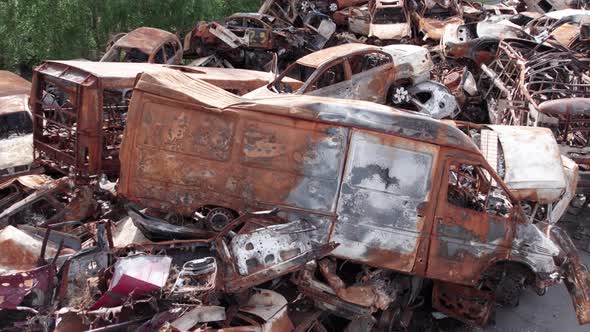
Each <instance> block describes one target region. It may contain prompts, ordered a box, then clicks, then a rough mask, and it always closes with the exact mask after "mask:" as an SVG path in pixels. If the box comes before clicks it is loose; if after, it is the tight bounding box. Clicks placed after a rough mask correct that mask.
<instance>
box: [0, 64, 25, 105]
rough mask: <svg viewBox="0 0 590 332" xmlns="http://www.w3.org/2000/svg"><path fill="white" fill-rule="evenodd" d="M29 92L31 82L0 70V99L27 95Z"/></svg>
mask: <svg viewBox="0 0 590 332" xmlns="http://www.w3.org/2000/svg"><path fill="white" fill-rule="evenodd" d="M30 92H31V82H29V81H27V80H26V79H24V78H22V77H20V76H19V75H17V74H15V73H13V72H10V71H7V70H0V97H6V96H14V95H28V94H29V93H30ZM1 111H2V108H0V112H1Z"/></svg>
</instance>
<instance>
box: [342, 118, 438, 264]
mask: <svg viewBox="0 0 590 332" xmlns="http://www.w3.org/2000/svg"><path fill="white" fill-rule="evenodd" d="M438 150H439V148H438V146H435V145H432V144H426V143H423V142H418V141H412V140H408V139H404V138H400V137H397V136H390V135H383V134H377V133H371V132H366V131H361V130H354V131H353V134H352V138H351V142H350V149H349V154H348V159H347V165H346V171H345V174H344V179H343V183H342V189H341V193H340V198H339V201H338V209H337V210H338V220H337V222H336V225H335V230H334V234H333V235H332V241H335V242H337V243H340V246H339V247H337V248H336V249H335V250H334V252H333V254H334V255H335V256H337V257H340V258H343V259H350V260H354V261H357V262H362V263H366V264H369V265H372V266H376V267H383V268H389V269H393V270H398V271H405V272H410V271H411V270H412V268H413V266H414V261H415V259H416V254H417V251H418V246H419V238H420V233H421V231H422V228H423V227H424V217H423V216H421V215H419V213H418V210H419V206H421V208H420V209H423V208H424V207H425V206H428V205H429V203H428V202H429V200H430V199H431V187H432V182H433V181H432V174H433V172H434V169H435V167H436V160H437V154H438ZM421 203H424V204H421Z"/></svg>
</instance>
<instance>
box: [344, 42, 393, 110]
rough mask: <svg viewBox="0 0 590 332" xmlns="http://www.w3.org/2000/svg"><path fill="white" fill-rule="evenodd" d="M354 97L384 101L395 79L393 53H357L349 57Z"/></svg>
mask: <svg viewBox="0 0 590 332" xmlns="http://www.w3.org/2000/svg"><path fill="white" fill-rule="evenodd" d="M348 62H349V65H350V70H351V74H352V77H351V86H352V99H360V100H367V101H372V102H376V103H384V102H385V101H386V99H387V92H388V90H389V87H390V85H391V82H393V80H394V73H393V71H394V67H393V59H392V57H391V55H389V54H385V53H381V52H369V53H363V54H356V55H353V56H351V57H350V58H348Z"/></svg>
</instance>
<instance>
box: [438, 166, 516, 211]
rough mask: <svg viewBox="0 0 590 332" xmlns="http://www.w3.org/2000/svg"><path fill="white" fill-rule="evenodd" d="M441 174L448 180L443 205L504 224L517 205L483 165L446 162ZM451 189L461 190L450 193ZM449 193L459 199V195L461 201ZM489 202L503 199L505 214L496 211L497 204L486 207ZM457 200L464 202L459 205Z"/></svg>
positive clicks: (497, 208) (498, 205)
mask: <svg viewBox="0 0 590 332" xmlns="http://www.w3.org/2000/svg"><path fill="white" fill-rule="evenodd" d="M444 174H445V177H444V178H445V179H448V181H447V182H446V189H445V195H444V197H445V198H444V201H445V202H446V204H447V205H451V206H453V207H455V208H459V209H467V210H470V211H473V212H475V213H482V214H486V215H491V216H496V217H500V218H503V219H506V220H509V219H510V218H511V217H512V215H513V213H514V211H515V209H514V206H516V205H517V204H518V201H517V200H515V199H514V198H513V197H511V195H510V194H509V191H507V190H506V189H505V188H504V187H503V184H500V182H499V181H498V179H496V177H495V176H493V175H492V174H494V172H491V171H490V170H488V169H487V167H485V166H484V165H482V164H479V163H474V162H471V161H459V160H451V161H449V162H447V166H446V168H445V173H444ZM453 175H454V176H453ZM443 186H444V185H443ZM453 187H456V188H461V189H456V190H453ZM468 191H470V192H471V194H469V193H468ZM452 192H454V193H455V194H457V195H461V192H462V193H463V194H462V195H463V197H461V198H460V197H457V196H451V193H452ZM482 196H485V198H484V200H483V201H481V198H482ZM492 198H497V199H498V200H502V198H503V203H505V208H506V210H505V211H501V210H499V209H500V207H501V206H500V204H499V203H498V202H496V204H494V205H493V206H492V205H490V204H491V203H492V202H491V201H492ZM459 199H463V200H464V201H463V202H462V203H459V201H458V200H459Z"/></svg>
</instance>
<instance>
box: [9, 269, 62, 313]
mask: <svg viewBox="0 0 590 332" xmlns="http://www.w3.org/2000/svg"><path fill="white" fill-rule="evenodd" d="M54 276H55V265H53V264H48V265H45V266H41V267H38V268H35V269H32V270H29V271H25V272H19V273H14V274H6V275H2V276H0V308H2V309H16V307H17V306H19V305H20V304H21V303H22V301H23V300H24V299H25V297H26V296H27V295H29V294H30V293H34V294H35V295H34V300H33V302H32V305H33V306H41V305H43V304H44V303H45V302H46V301H47V300H49V299H50V298H51V296H52V292H53V288H51V287H52V284H53V278H54Z"/></svg>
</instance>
